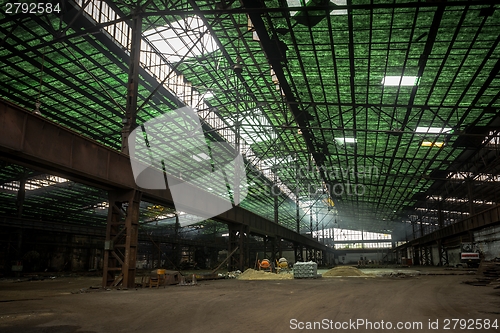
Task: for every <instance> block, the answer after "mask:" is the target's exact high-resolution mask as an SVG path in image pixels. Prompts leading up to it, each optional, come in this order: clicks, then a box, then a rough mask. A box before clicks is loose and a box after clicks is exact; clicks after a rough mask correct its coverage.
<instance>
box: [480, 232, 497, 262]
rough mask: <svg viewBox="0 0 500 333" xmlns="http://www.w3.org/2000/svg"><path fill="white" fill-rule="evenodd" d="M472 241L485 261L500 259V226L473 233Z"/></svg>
mask: <svg viewBox="0 0 500 333" xmlns="http://www.w3.org/2000/svg"><path fill="white" fill-rule="evenodd" d="M474 241H475V243H476V244H477V245H478V247H479V249H480V251H481V252H482V253H483V255H484V259H485V260H492V259H495V258H500V225H495V226H491V227H487V228H484V229H482V230H478V231H475V232H474Z"/></svg>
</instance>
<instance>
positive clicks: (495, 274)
mask: <svg viewBox="0 0 500 333" xmlns="http://www.w3.org/2000/svg"><path fill="white" fill-rule="evenodd" d="M477 273H478V274H482V275H484V277H486V278H490V279H494V280H496V279H499V278H500V262H498V261H482V262H481V265H480V267H479V269H478V272H477Z"/></svg>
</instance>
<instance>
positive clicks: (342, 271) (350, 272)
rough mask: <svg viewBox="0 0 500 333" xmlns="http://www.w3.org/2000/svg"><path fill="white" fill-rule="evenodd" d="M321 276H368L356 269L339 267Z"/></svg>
mask: <svg viewBox="0 0 500 333" xmlns="http://www.w3.org/2000/svg"><path fill="white" fill-rule="evenodd" d="M323 276H326V277H328V276H368V275H367V274H365V273H363V272H362V271H360V270H359V269H357V268H356V267H352V266H339V267H335V268H332V269H330V270H329V271H327V272H325V273H323Z"/></svg>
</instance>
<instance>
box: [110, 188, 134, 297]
mask: <svg viewBox="0 0 500 333" xmlns="http://www.w3.org/2000/svg"><path fill="white" fill-rule="evenodd" d="M140 202H141V192H139V191H137V190H128V191H112V192H110V193H109V209H108V225H107V227H106V240H105V242H104V266H103V280H102V286H103V287H107V286H117V285H118V284H122V285H123V286H125V287H127V288H133V287H134V286H135V262H136V258H137V243H138V229H139V205H140ZM118 272H121V273H120V274H118V275H116V273H118Z"/></svg>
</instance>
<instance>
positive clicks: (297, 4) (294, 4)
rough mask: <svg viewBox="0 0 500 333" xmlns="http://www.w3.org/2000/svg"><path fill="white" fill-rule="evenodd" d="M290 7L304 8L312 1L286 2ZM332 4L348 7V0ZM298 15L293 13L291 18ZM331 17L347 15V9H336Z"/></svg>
mask: <svg viewBox="0 0 500 333" xmlns="http://www.w3.org/2000/svg"><path fill="white" fill-rule="evenodd" d="M286 2H287V4H288V7H304V6H305V5H306V4H308V3H309V2H310V1H307V0H286ZM330 2H331V3H334V4H336V5H339V6H346V5H347V0H331V1H330ZM297 13H298V11H291V12H290V16H291V17H293V16H295V15H296V14H297ZM330 15H347V9H334V10H332V11H331V12H330Z"/></svg>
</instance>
